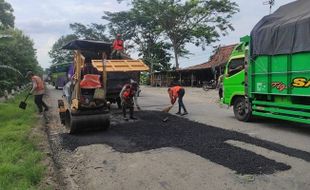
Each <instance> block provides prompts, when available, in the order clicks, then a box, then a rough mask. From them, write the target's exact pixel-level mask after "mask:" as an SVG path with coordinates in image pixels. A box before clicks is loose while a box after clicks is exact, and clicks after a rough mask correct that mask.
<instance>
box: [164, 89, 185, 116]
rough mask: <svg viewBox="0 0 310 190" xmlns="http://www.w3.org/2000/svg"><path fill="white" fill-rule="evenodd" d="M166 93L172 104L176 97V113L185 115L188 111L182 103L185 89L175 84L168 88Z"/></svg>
mask: <svg viewBox="0 0 310 190" xmlns="http://www.w3.org/2000/svg"><path fill="white" fill-rule="evenodd" d="M168 94H169V97H170V101H171V104H172V105H173V104H174V103H175V102H176V100H177V99H178V103H179V111H178V112H177V113H176V114H178V115H187V114H188V112H187V110H186V108H185V105H184V103H183V97H184V95H185V89H184V88H183V87H181V86H179V85H175V86H173V87H170V88H168ZM182 108H183V110H184V112H183V114H182V113H181V109H182Z"/></svg>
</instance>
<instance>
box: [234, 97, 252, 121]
mask: <svg viewBox="0 0 310 190" xmlns="http://www.w3.org/2000/svg"><path fill="white" fill-rule="evenodd" d="M234 114H235V117H236V118H237V119H238V120H239V121H250V120H251V117H252V110H251V105H250V104H249V103H247V101H246V99H245V98H244V97H238V98H237V99H236V100H235V101H234Z"/></svg>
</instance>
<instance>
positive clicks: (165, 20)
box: [131, 0, 239, 68]
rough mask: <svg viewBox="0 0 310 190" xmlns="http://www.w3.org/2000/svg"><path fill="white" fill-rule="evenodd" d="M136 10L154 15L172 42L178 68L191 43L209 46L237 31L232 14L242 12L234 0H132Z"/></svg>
mask: <svg viewBox="0 0 310 190" xmlns="http://www.w3.org/2000/svg"><path fill="white" fill-rule="evenodd" d="M131 2H132V6H133V9H134V10H136V11H138V12H139V14H141V15H143V16H145V17H148V18H152V19H153V23H156V24H157V26H158V28H159V30H160V31H162V35H163V37H164V38H167V39H169V41H170V42H171V44H172V48H173V52H174V57H175V64H176V68H179V62H178V57H179V56H180V55H181V56H182V52H183V53H184V52H185V53H186V51H184V47H185V45H186V44H188V43H193V44H195V45H196V46H201V47H202V48H203V49H204V48H205V46H207V45H210V44H211V43H213V42H215V41H217V40H218V39H219V37H220V36H221V35H226V34H227V32H228V30H233V27H232V25H231V23H230V19H231V17H232V16H233V15H234V14H235V13H236V12H238V11H239V9H238V5H237V4H236V3H234V2H231V1H230V0H187V1H184V0H132V1H131Z"/></svg>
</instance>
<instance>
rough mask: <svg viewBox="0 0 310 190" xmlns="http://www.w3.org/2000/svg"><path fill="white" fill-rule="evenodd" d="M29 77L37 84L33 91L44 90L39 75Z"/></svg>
mask: <svg viewBox="0 0 310 190" xmlns="http://www.w3.org/2000/svg"><path fill="white" fill-rule="evenodd" d="M31 79H32V80H34V81H35V83H36V85H37V87H36V89H35V91H40V90H44V82H43V80H42V79H41V78H40V77H38V76H33V77H31Z"/></svg>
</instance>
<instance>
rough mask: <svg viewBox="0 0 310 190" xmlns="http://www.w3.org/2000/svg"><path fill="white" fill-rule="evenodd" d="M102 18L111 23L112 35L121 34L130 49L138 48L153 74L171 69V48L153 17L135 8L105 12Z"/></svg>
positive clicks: (109, 25)
mask: <svg viewBox="0 0 310 190" xmlns="http://www.w3.org/2000/svg"><path fill="white" fill-rule="evenodd" d="M102 18H103V19H105V20H108V21H109V24H108V27H109V29H110V33H111V35H116V34H117V33H120V34H122V35H123V39H124V40H126V42H127V43H129V44H130V45H129V48H130V47H136V49H137V50H138V51H139V56H142V58H143V60H144V62H145V63H146V64H147V65H149V66H150V67H151V72H153V71H155V70H169V69H170V64H169V61H170V59H171V54H170V53H169V50H170V48H171V46H170V44H169V43H166V42H164V41H163V39H161V32H162V31H161V30H160V28H159V27H158V24H157V23H155V20H154V19H153V18H152V17H150V16H148V15H144V14H141V13H140V11H139V10H137V9H136V7H134V8H132V9H131V10H130V11H122V12H116V13H111V12H105V15H104V16H103V17H102ZM127 48H128V46H127Z"/></svg>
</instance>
